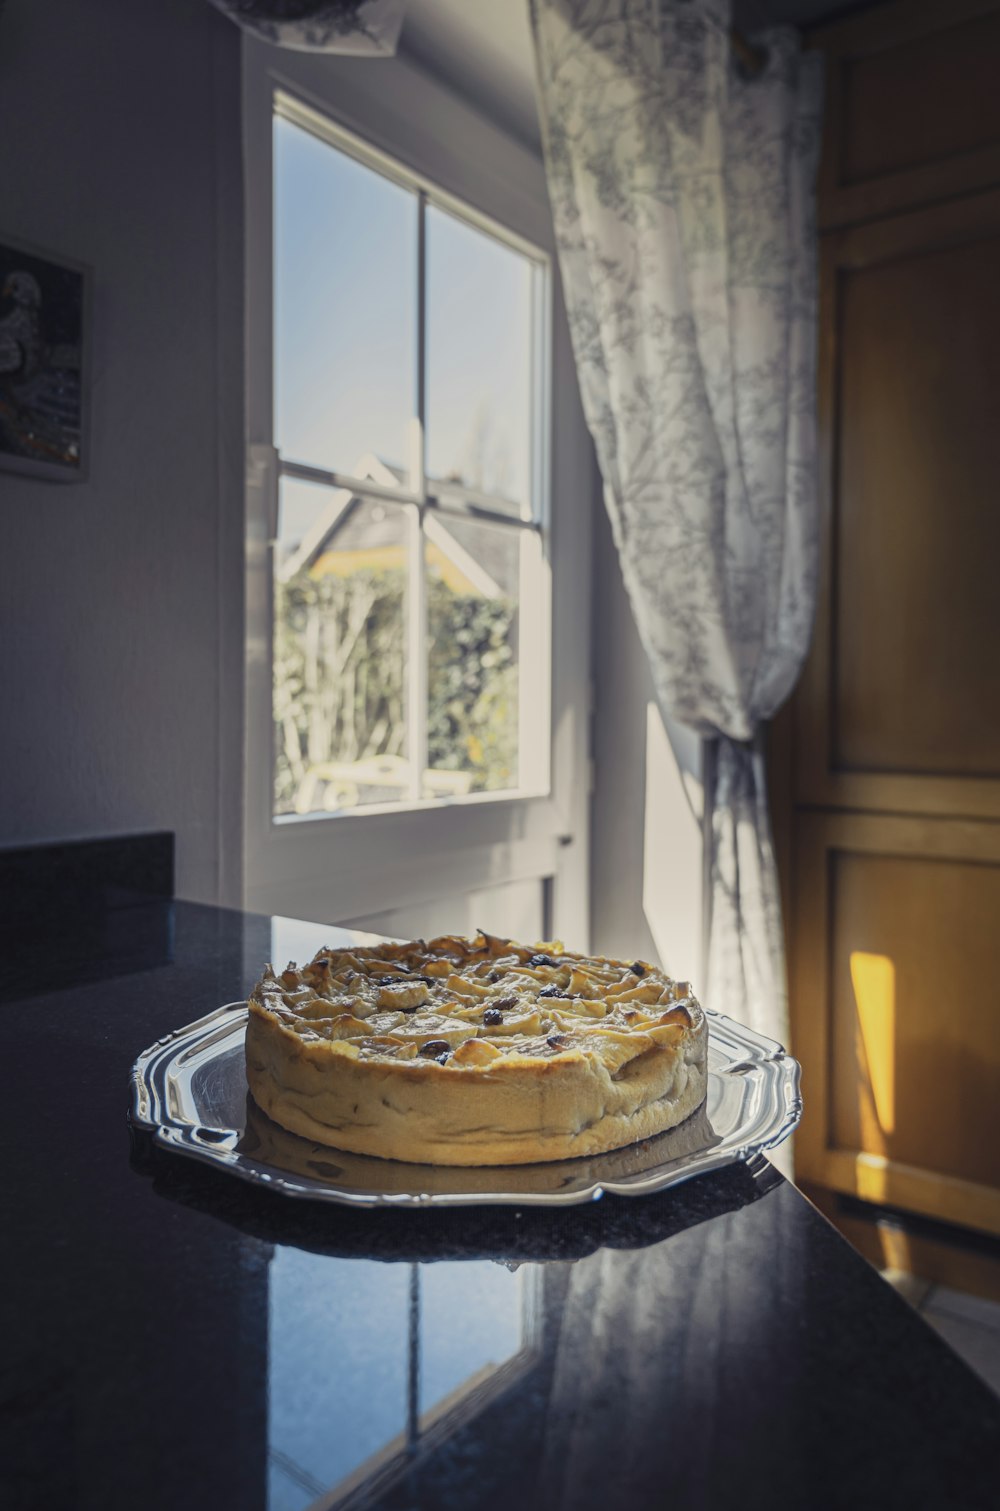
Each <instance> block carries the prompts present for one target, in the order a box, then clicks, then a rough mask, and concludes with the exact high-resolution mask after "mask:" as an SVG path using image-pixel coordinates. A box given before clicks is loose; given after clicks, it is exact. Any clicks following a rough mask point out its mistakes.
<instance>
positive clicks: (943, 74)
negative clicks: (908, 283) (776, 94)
mask: <svg viewBox="0 0 1000 1511" xmlns="http://www.w3.org/2000/svg"><path fill="white" fill-rule="evenodd" d="M811 41H812V45H813V46H815V47H817V48H819V49H821V50H822V52H823V53H824V55H825V58H826V65H827V67H826V81H827V104H826V129H825V132H824V151H823V167H822V179H821V195H820V225H821V226H822V228H823V229H824V230H828V229H832V228H834V227H836V226H843V225H851V224H856V223H858V222H860V221H864V220H871V219H873V218H875V217H877V216H881V215H886V214H892V213H895V212H898V211H900V210H906V209H911V208H913V207H915V206H918V205H928V204H932V203H934V202H935V201H936V200H945V199H948V198H950V197H951V196H953V195H955V194H963V193H972V192H975V191H976V190H978V189H984V188H987V187H989V186H990V185H992V184H995V183H997V182H998V181H1000V91H998V90H997V88H996V59H997V56H998V53H1000V4H998V0H899V3H898V4H894V5H883V6H879V7H877V8H875V9H873V10H871V11H868V12H867V13H865V14H864V15H860V16H857V17H855V18H853V19H851V20H848V21H842V22H835V23H834V24H833V25H830V26H825V27H820V28H817V29H816V30H815V31H814V32H813V33H812V34H811Z"/></svg>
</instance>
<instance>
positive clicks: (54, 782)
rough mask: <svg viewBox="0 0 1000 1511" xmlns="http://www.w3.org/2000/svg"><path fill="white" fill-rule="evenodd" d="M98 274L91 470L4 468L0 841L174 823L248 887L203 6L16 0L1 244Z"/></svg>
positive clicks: (180, 857)
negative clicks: (25, 244)
mask: <svg viewBox="0 0 1000 1511" xmlns="http://www.w3.org/2000/svg"><path fill="white" fill-rule="evenodd" d="M4 231H6V232H8V233H10V234H12V235H15V236H17V237H19V238H21V239H24V240H27V241H31V242H34V243H37V244H38V245H39V246H41V247H43V248H46V249H51V250H52V251H54V252H62V253H64V254H66V255H67V256H69V257H72V258H75V259H78V260H80V261H82V262H85V263H88V264H90V265H91V266H92V267H93V270H94V301H93V366H92V380H93V390H92V392H93V411H92V429H91V468H90V480H89V481H88V482H87V483H84V484H78V485H67V484H59V483H51V482H39V481H36V480H34V479H31V480H29V479H25V478H19V477H16V476H13V475H12V474H9V473H4V472H2V471H0V521H2V541H3V544H2V549H0V692H2V698H3V719H2V721H0V783H2V785H0V793H2V796H0V845H5V844H14V843H20V842H27V841H34V840H42V839H50V838H59V837H68V836H85V835H92V834H109V833H115V832H125V831H130V830H138V829H146V828H154V827H155V828H167V829H173V830H174V831H175V832H176V835H177V883H178V892H179V893H180V894H181V895H185V896H189V897H197V898H209V899H210V898H213V897H217V896H219V897H234V896H235V895H236V894H237V891H238V887H239V873H240V868H241V859H240V833H241V792H240V783H241V776H240V773H241V770H242V758H241V751H240V744H241V725H242V691H241V689H242V683H243V650H242V641H243V523H242V519H243V502H242V465H243V462H242V455H243V375H242V355H241V352H242V187H241V161H240V48H239V33H238V31H237V29H236V28H235V27H234V26H233V25H232V24H231V23H230V22H228V21H227V20H225V19H224V18H223V17H222V16H220V15H219V14H218V12H216V11H215V10H214V9H212V7H210V6H209V5H207V4H206V3H205V0H141V3H137V0H86V3H81V0H10V3H9V4H8V6H7V8H6V11H5V12H4V14H3V16H2V18H0V234H2V232H4Z"/></svg>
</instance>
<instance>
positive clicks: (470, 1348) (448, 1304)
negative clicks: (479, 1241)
mask: <svg viewBox="0 0 1000 1511" xmlns="http://www.w3.org/2000/svg"><path fill="white" fill-rule="evenodd" d="M522 1292H523V1280H522V1276H521V1274H520V1273H518V1274H511V1272H510V1271H509V1270H505V1269H503V1268H502V1267H501V1266H500V1265H497V1264H493V1263H492V1262H490V1261H485V1260H484V1261H479V1260H472V1261H470V1260H462V1261H460V1262H449V1261H444V1262H439V1263H437V1264H422V1265H421V1266H420V1323H421V1326H420V1414H421V1416H422V1417H423V1416H426V1415H427V1414H428V1413H429V1412H431V1411H433V1409H434V1407H435V1406H438V1405H440V1403H441V1402H442V1401H443V1400H444V1399H445V1398H446V1397H448V1396H450V1395H452V1393H453V1392H455V1391H458V1390H460V1389H461V1388H462V1386H466V1387H467V1388H471V1387H472V1386H473V1385H474V1384H475V1383H477V1382H478V1380H480V1379H482V1377H483V1373H484V1371H487V1370H489V1369H490V1368H491V1367H492V1368H496V1367H498V1366H499V1365H501V1364H503V1363H505V1362H506V1360H508V1359H510V1358H512V1357H513V1356H514V1355H515V1354H516V1353H517V1352H518V1351H519V1349H520V1348H521V1344H522V1341H523V1340H522V1325H521V1315H522V1311H523V1304H522Z"/></svg>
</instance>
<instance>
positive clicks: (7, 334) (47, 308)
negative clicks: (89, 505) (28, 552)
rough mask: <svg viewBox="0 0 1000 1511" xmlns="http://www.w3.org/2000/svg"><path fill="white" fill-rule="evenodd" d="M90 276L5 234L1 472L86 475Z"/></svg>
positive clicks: (1, 249) (0, 303)
mask: <svg viewBox="0 0 1000 1511" xmlns="http://www.w3.org/2000/svg"><path fill="white" fill-rule="evenodd" d="M89 304H90V271H89V269H87V268H86V267H84V266H82V265H81V264H80V263H77V262H71V261H69V259H68V258H64V257H60V256H57V255H54V254H50V253H48V252H44V251H42V250H41V248H38V247H31V246H28V245H27V243H25V242H22V241H18V240H16V239H15V238H13V237H10V236H6V235H4V233H3V232H2V231H0V469H2V470H3V471H6V472H20V473H24V474H27V475H28V476H31V477H39V478H48V479H52V480H54V481H57V482H80V481H82V480H83V479H84V478H85V477H86V476H87V466H88V463H89V454H88V451H89V447H88V436H87V411H88V398H89V395H88V392H87V389H88V384H87V348H88V343H89V336H90V331H89V324H90V320H89Z"/></svg>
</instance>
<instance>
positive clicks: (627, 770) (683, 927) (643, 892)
mask: <svg viewBox="0 0 1000 1511" xmlns="http://www.w3.org/2000/svg"><path fill="white" fill-rule="evenodd" d="M593 602H594V626H593V658H594V659H593V665H594V734H593V751H594V793H593V802H592V830H591V841H590V846H591V848H590V855H591V864H590V872H591V942H592V944H593V947H594V949H595V950H596V951H597V952H598V953H599V954H606V955H612V956H619V957H625V958H634V957H638V958H640V959H643V960H652V961H659V962H660V963H661V964H662V965H663V966H664V967H665V968H666V969H667V970H668V971H670V972H671V974H672V975H674V976H676V977H677V978H678V979H681V980H687V981H693V982H694V984H695V988H696V990H703V984H702V982H701V975H702V961H701V930H702V878H701V866H702V848H701V834H700V828H699V818H698V817H697V816H696V814H698V813H700V800H701V788H700V780H701V771H700V746H699V741H698V739H697V737H696V736H695V735H693V734H692V733H691V732H690V731H689V730H685V729H682V728H680V727H678V726H677V725H671V726H669V728H665V726H664V724H663V721H662V719H661V718H660V715H659V712H658V710H657V709H656V706H655V697H654V693H653V684H652V680H651V678H650V674H649V667H648V664H647V661H646V656H645V652H644V651H643V648H642V645H641V643H640V641H639V635H638V631H637V630H636V627H635V621H634V619H633V617H632V610H631V608H630V606H629V602H628V598H627V596H626V593H625V586H624V583H623V582H622V576H621V569H620V567H619V565H618V555H617V552H616V550H615V546H614V541H613V539H612V536H611V526H610V523H609V521H608V517H607V513H606V511H605V509H604V508H603V506H602V505H601V504H600V503H598V505H597V507H596V510H595V524H594V586H593Z"/></svg>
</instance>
